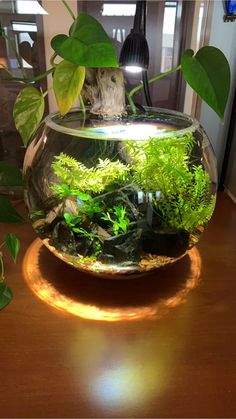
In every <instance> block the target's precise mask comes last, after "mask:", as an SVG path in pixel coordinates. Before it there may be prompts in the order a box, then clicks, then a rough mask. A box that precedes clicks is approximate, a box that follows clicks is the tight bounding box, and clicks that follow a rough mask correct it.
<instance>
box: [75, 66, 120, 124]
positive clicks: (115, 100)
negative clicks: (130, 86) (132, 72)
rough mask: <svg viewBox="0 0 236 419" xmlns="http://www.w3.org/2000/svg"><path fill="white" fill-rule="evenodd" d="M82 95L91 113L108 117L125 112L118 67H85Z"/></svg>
mask: <svg viewBox="0 0 236 419" xmlns="http://www.w3.org/2000/svg"><path fill="white" fill-rule="evenodd" d="M82 96H83V99H84V101H85V102H87V103H89V104H90V105H91V110H90V111H91V113H93V114H96V115H100V116H108V117H109V116H119V115H122V114H125V113H126V112H125V88H124V77H123V73H122V71H121V70H120V69H119V68H110V67H107V68H87V69H86V76H85V83H84V86H83V90H82Z"/></svg>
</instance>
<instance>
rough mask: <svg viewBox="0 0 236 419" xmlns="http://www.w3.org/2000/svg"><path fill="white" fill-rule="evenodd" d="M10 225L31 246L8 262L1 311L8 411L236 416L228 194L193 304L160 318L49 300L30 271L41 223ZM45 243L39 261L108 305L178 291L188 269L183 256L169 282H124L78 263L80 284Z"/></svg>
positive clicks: (205, 247)
mask: <svg viewBox="0 0 236 419" xmlns="http://www.w3.org/2000/svg"><path fill="white" fill-rule="evenodd" d="M6 231H12V232H15V233H17V234H18V235H19V236H20V238H21V241H22V250H21V254H20V258H19V260H18V263H17V264H16V265H14V264H13V263H12V262H11V260H10V259H7V263H6V272H7V283H8V285H9V286H10V287H11V289H12V290H13V293H14V300H13V302H12V303H11V304H10V305H9V306H8V307H7V308H6V309H4V310H3V311H1V312H0V339H1V340H0V342H1V358H0V389H1V391H0V417H1V418H13V417H14V418H16V417H17V418H23V417H24V418H36V417H39V418H52V417H54V418H62V417H66V418H68V417H73V418H76V417H78V418H82V417H86V418H87V417H100V418H101V417H148V418H149V417H150V418H151V417H172V418H179V417H182V418H184V417H199V418H201V417H202V418H203V417H217V418H219V417H228V418H229V417H230V418H231V417H235V413H236V351H235V345H236V321H235V319H236V304H235V301H236V234H235V233H236V206H235V204H233V202H232V201H230V199H229V198H228V197H227V196H226V195H225V194H223V193H220V194H219V197H218V203H217V209H216V212H215V214H214V216H213V219H212V221H211V223H210V225H209V227H208V229H207V230H206V232H205V233H204V236H203V237H202V239H201V241H200V243H199V245H198V251H199V253H200V255H201V262H202V270H201V281H200V282H199V284H198V285H197V287H196V288H194V289H193V290H191V291H190V292H189V293H188V294H187V296H186V298H185V302H184V303H182V304H180V305H177V306H176V307H171V308H170V309H169V310H167V311H165V312H164V314H163V316H159V317H153V318H151V319H150V318H142V319H139V320H132V321H130V320H129V321H128V320H125V321H116V322H106V321H94V320H87V319H82V318H80V317H78V316H74V315H71V314H69V313H66V312H64V311H59V310H57V309H56V308H53V307H51V306H50V305H48V304H46V303H45V302H44V301H42V300H40V299H39V298H38V297H37V296H36V295H35V294H34V293H33V292H32V291H31V289H30V288H29V286H28V285H27V282H26V280H25V278H24V274H23V259H24V257H25V252H26V250H27V249H28V248H29V245H30V243H31V242H33V241H34V240H35V234H34V233H33V231H32V228H31V226H30V225H15V226H12V225H11V226H9V225H4V226H1V234H4V233H5V232H6ZM45 252H46V249H44V250H42V254H41V267H40V266H39V268H40V269H44V274H45V276H46V277H47V278H49V277H50V275H51V277H50V278H53V275H54V281H56V283H57V284H58V286H60V287H61V288H60V291H61V293H63V292H66V293H70V296H71V295H72V296H73V298H75V294H74V293H75V292H76V293H77V294H76V295H78V292H79V293H80V294H81V295H82V297H83V301H84V302H85V301H87V302H89V303H91V301H92V302H93V303H94V301H95V300H96V304H101V305H102V306H103V307H104V306H106V307H107V306H108V305H109V306H110V305H112V306H113V307H114V306H119V307H120V305H121V303H122V304H123V306H125V307H126V309H127V307H129V305H130V302H131V301H132V306H134V305H135V306H136V307H138V305H143V304H145V306H148V304H151V303H153V301H154V300H155V301H156V299H158V298H162V299H163V298H164V299H165V298H167V297H168V298H169V297H170V296H171V292H172V291H173V290H174V289H175V290H176V289H178V286H179V284H180V282H181V281H180V276H178V275H179V272H180V271H181V269H183V271H182V273H184V272H185V273H186V274H187V272H188V266H187V265H188V263H187V261H185V262H181V263H183V264H182V268H181V266H180V265H176V268H174V267H171V278H170V277H168V275H167V274H165V275H166V276H165V278H166V282H165V281H164V280H163V278H162V280H160V278H161V277H160V276H156V281H155V285H153V284H151V283H152V280H150V279H147V280H146V277H144V278H143V279H142V281H141V279H140V280H138V282H137V288H135V283H133V284H130V285H128V286H127V287H125V286H124V283H123V282H122V290H121V289H120V286H119V284H116V285H114V284H113V285H109V284H107V282H103V281H102V280H97V279H96V280H95V279H94V278H93V279H91V278H90V277H88V283H86V280H85V278H84V277H83V278H82V277H81V275H80V274H79V273H78V272H77V271H74V272H75V273H74V281H75V284H74V285H73V275H72V271H71V268H69V267H68V268H67V267H66V265H61V264H62V262H61V261H59V260H57V259H56V258H55V257H54V256H53V255H51V254H48V253H47V252H46V253H45ZM43 265H44V266H43ZM184 265H185V267H184ZM50 272H51V273H50ZM55 272H57V275H58V278H57V279H56V278H55ZM67 279H68V281H67ZM158 280H159V281H158ZM66 281H67V282H66ZM89 281H90V282H89ZM145 281H146V282H145ZM178 281H180V282H178ZM182 281H183V277H182ZM78 283H79V284H80V285H78ZM54 284H55V282H54ZM150 284H151V285H150ZM86 299H87V300H86Z"/></svg>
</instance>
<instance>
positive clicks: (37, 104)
mask: <svg viewBox="0 0 236 419" xmlns="http://www.w3.org/2000/svg"><path fill="white" fill-rule="evenodd" d="M43 113H44V97H43V94H42V93H41V92H40V91H39V90H38V89H36V88H35V87H25V88H24V89H23V90H21V92H20V93H19V94H18V96H17V98H16V101H15V104H14V108H13V117H14V120H15V125H16V128H17V130H18V131H19V133H20V135H21V138H22V140H23V143H24V145H25V146H26V145H27V144H28V142H29V140H30V139H31V138H32V136H33V134H34V133H35V131H36V129H37V128H38V126H39V124H40V122H41V120H42V117H43Z"/></svg>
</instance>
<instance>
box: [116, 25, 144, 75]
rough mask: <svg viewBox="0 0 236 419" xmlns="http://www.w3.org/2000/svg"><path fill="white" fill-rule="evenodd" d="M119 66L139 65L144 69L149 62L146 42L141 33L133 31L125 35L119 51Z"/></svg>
mask: <svg viewBox="0 0 236 419" xmlns="http://www.w3.org/2000/svg"><path fill="white" fill-rule="evenodd" d="M119 64H120V66H121V67H128V66H133V67H140V68H141V69H142V70H146V69H147V68H148V64H149V50H148V43H147V40H146V38H145V36H144V35H143V34H142V33H138V32H133V31H131V33H130V34H129V35H128V36H127V38H126V39H125V41H124V44H123V46H122V49H121V53H120V60H119Z"/></svg>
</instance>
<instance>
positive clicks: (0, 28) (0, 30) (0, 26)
mask: <svg viewBox="0 0 236 419" xmlns="http://www.w3.org/2000/svg"><path fill="white" fill-rule="evenodd" d="M3 35H4V31H3V27H2V22H1V21H0V37H2V36H3Z"/></svg>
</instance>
